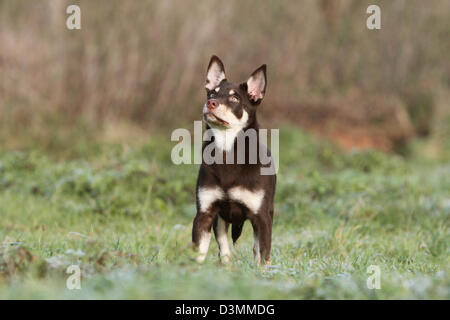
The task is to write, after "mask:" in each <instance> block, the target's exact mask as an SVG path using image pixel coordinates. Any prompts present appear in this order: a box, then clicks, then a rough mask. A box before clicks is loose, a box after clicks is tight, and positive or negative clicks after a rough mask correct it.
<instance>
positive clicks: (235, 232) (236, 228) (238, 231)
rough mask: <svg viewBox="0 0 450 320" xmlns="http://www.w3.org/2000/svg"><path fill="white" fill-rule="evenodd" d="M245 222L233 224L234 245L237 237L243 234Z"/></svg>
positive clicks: (232, 236)
mask: <svg viewBox="0 0 450 320" xmlns="http://www.w3.org/2000/svg"><path fill="white" fill-rule="evenodd" d="M243 227H244V223H241V224H232V225H231V238H232V239H233V245H234V244H236V241H237V239H239V237H240V236H241V233H242V228H243Z"/></svg>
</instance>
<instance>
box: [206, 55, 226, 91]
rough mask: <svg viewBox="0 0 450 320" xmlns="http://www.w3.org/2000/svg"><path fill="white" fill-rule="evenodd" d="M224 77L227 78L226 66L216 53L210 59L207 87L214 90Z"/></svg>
mask: <svg viewBox="0 0 450 320" xmlns="http://www.w3.org/2000/svg"><path fill="white" fill-rule="evenodd" d="M223 79H225V68H224V67H223V63H222V61H220V59H219V58H218V57H217V56H215V55H214V56H212V57H211V60H210V61H209V65H208V71H207V74H206V85H205V88H206V89H208V90H212V89H214V88H215V87H217V86H218V85H219V83H220V82H221V81H222V80H223Z"/></svg>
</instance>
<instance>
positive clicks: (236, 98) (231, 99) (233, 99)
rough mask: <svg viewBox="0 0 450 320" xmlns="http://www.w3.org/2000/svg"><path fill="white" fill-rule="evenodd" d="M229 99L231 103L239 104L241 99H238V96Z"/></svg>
mask: <svg viewBox="0 0 450 320" xmlns="http://www.w3.org/2000/svg"><path fill="white" fill-rule="evenodd" d="M228 99H229V100H230V101H231V102H239V98H238V97H236V96H230V97H229V98H228Z"/></svg>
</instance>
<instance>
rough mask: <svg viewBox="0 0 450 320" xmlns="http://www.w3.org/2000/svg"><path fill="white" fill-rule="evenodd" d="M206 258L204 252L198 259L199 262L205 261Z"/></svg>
mask: <svg viewBox="0 0 450 320" xmlns="http://www.w3.org/2000/svg"><path fill="white" fill-rule="evenodd" d="M205 259H206V254H202V255H199V256H198V257H197V259H196V260H197V262H198V263H203V262H204V261H205Z"/></svg>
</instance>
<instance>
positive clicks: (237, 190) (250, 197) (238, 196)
mask: <svg viewBox="0 0 450 320" xmlns="http://www.w3.org/2000/svg"><path fill="white" fill-rule="evenodd" d="M228 196H229V197H230V199H231V200H235V201H238V202H241V203H242V204H244V205H245V206H247V208H249V209H250V210H251V211H252V212H253V213H254V214H258V210H259V208H260V207H261V204H262V201H263V198H264V190H258V191H250V190H247V189H244V188H242V187H234V188H231V189H230V190H228Z"/></svg>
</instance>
